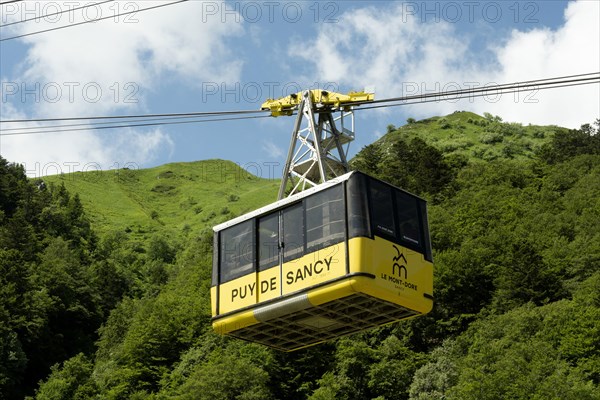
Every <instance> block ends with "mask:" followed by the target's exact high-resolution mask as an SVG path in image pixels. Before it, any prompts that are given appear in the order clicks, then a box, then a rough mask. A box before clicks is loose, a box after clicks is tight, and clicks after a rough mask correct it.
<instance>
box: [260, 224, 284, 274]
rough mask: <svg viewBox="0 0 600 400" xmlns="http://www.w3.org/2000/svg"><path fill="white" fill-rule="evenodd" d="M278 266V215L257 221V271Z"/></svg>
mask: <svg viewBox="0 0 600 400" xmlns="http://www.w3.org/2000/svg"><path fill="white" fill-rule="evenodd" d="M278 264H279V213H274V214H271V215H267V216H265V217H262V218H260V219H259V220H258V269H259V270H260V271H263V270H265V269H267V268H271V267H274V266H275V265H278Z"/></svg>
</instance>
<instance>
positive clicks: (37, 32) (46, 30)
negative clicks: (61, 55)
mask: <svg viewBox="0 0 600 400" xmlns="http://www.w3.org/2000/svg"><path fill="white" fill-rule="evenodd" d="M187 1H189V0H178V1H174V2H172V3H167V4H159V5H157V6H152V7H147V8H142V9H141V10H133V11H127V12H123V13H119V14H115V15H109V16H107V17H101V18H97V19H92V20H89V21H82V22H77V23H75V24H69V25H63V26H58V27H56V28H50V29H44V30H41V31H36V32H30V33H24V34H22V35H17V36H11V37H7V38H4V39H0V42H5V41H7V40H13V39H19V38H23V37H27V36H33V35H38V34H40V33H46V32H52V31H58V30H60V29H65V28H71V27H73V26H78V25H84V24H89V23H91V22H98V21H103V20H105V19H109V18H117V17H121V16H123V15H129V14H133V13H140V12H143V11H149V10H154V9H156V8H161V7H167V6H172V5H175V4H179V3H184V2H187Z"/></svg>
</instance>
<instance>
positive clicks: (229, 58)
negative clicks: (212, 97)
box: [0, 1, 243, 165]
mask: <svg viewBox="0 0 600 400" xmlns="http://www.w3.org/2000/svg"><path fill="white" fill-rule="evenodd" d="M25 3H26V2H23V3H20V4H22V7H26V5H25ZM36 3H39V4H44V2H36ZM53 3H54V4H58V5H60V9H63V10H67V9H69V7H73V5H72V4H73V2H64V3H63V2H53ZM69 3H70V4H71V6H69V5H68V4H69ZM164 3H166V2H164ZM203 3H204V2H201V1H190V2H186V3H182V4H177V5H173V6H168V7H163V8H160V9H156V10H151V11H148V12H139V13H137V14H133V15H130V16H129V17H119V20H118V21H115V20H114V19H113V18H111V19H108V20H105V21H99V22H95V23H89V24H84V25H81V26H78V27H72V28H67V29H62V30H57V31H54V32H48V33H43V34H40V35H34V36H29V37H25V38H23V39H20V40H22V41H23V43H24V44H25V45H26V46H27V47H26V51H27V53H26V58H25V60H24V61H23V62H22V63H21V65H20V66H19V69H18V70H17V72H16V73H15V76H10V77H7V76H2V77H1V79H2V82H3V84H4V88H6V87H7V86H6V85H12V86H11V87H13V88H15V90H17V93H15V94H14V95H6V93H4V95H5V98H4V99H3V101H2V102H1V103H0V113H1V117H2V119H11V116H14V115H15V110H19V112H20V113H21V115H23V110H25V109H26V110H27V111H26V113H27V115H26V116H27V117H29V118H32V117H64V116H87V115H114V114H123V113H138V112H144V110H145V104H146V102H147V101H148V97H149V95H151V94H156V93H157V92H160V91H168V90H169V85H171V84H173V82H175V81H183V82H186V83H187V84H188V85H189V86H196V87H200V85H201V82H232V81H237V80H239V77H240V74H241V69H242V62H241V61H240V60H238V59H237V58H236V55H235V54H233V53H232V52H231V51H230V50H229V49H228V47H227V44H226V41H227V39H228V38H231V37H237V36H239V35H241V34H242V32H243V28H242V26H241V24H239V23H236V22H235V18H229V19H228V20H227V21H223V20H222V18H221V16H220V15H214V16H211V15H207V14H206V8H205V7H204V5H203ZM213 3H214V2H213ZM81 4H82V5H83V4H84V3H81ZM157 4H159V3H158V2H156V1H154V2H145V1H138V2H131V1H118V2H115V3H109V4H106V5H103V6H101V7H102V8H101V11H100V15H102V16H114V15H115V14H116V13H117V10H118V11H120V12H123V11H128V10H132V9H133V8H132V7H133V5H137V8H138V9H139V10H141V9H143V8H147V7H149V6H153V5H157ZM32 7H33V6H30V8H29V9H33V8H32ZM43 10H44V8H39V9H38V11H39V13H41V11H43ZM49 11H54V10H49ZM18 12H19V13H18V15H17V16H16V17H14V16H13V18H17V19H20V18H22V17H23V11H22V10H18ZM89 15H90V16H92V17H93V15H94V12H92V11H90V14H89ZM57 18H58V17H57ZM84 18H85V17H84V14H83V13H82V11H73V12H72V13H65V14H63V15H62V16H61V17H60V20H59V21H58V22H56V21H55V22H51V21H48V20H44V19H42V20H41V21H39V22H38V23H29V24H19V25H15V26H14V29H12V30H11V31H10V32H7V31H6V30H5V31H3V32H2V34H3V36H4V37H7V36H9V35H17V34H21V33H26V32H31V31H38V30H43V29H49V28H55V27H58V26H61V25H65V24H71V23H74V22H80V21H83V20H84ZM24 88H26V89H28V90H30V91H31V90H33V92H35V93H36V95H37V96H38V99H39V101H38V102H36V101H35V98H34V95H32V94H30V95H27V96H26V99H25V100H26V102H24V101H23V99H22V96H21V95H22V93H23V89H24ZM23 116H24V117H25V115H23ZM5 127H6V126H5ZM103 132H104V131H103ZM108 137H109V138H110V139H107V135H105V134H98V133H97V132H93V131H84V132H76V133H68V134H67V133H64V134H46V135H32V136H4V137H2V138H0V140H1V147H0V151H1V152H2V156H3V157H5V158H7V159H9V160H11V161H18V162H25V163H27V164H35V163H41V162H43V163H47V162H57V163H64V162H72V161H78V162H80V163H82V164H85V163H86V162H97V163H100V164H102V165H104V164H109V165H110V164H112V163H113V162H116V161H117V160H124V159H129V161H135V162H138V163H141V164H144V163H146V162H148V161H150V160H151V159H152V158H153V157H155V156H156V155H157V154H159V153H164V151H167V152H171V153H172V151H173V146H174V144H173V141H172V140H171V139H170V137H169V135H168V133H167V132H164V131H161V130H155V131H152V132H150V133H143V132H141V131H133V130H122V131H120V132H119V134H118V135H108ZM121 138H126V139H121ZM165 149H166V150H165ZM132 158H134V159H132Z"/></svg>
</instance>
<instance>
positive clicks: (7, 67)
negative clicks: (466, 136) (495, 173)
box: [0, 0, 600, 177]
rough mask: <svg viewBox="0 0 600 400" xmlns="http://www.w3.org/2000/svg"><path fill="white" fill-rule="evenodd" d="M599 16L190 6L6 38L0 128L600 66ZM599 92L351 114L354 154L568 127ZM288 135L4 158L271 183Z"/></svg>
mask: <svg viewBox="0 0 600 400" xmlns="http://www.w3.org/2000/svg"><path fill="white" fill-rule="evenodd" d="M169 2H170V1H148V0H146V1H114V2H107V3H105V4H102V5H99V6H97V7H92V8H88V9H83V10H75V11H71V12H68V13H64V14H61V15H60V16H55V17H47V18H41V19H39V20H34V21H32V22H28V23H21V24H16V25H11V26H7V27H3V28H0V38H7V37H11V36H15V35H19V34H23V33H28V32H33V31H38V30H43V29H49V28H54V27H58V26H62V25H67V24H71V23H75V22H81V21H84V20H91V19H93V18H96V17H98V16H101V17H107V16H112V17H114V16H115V15H116V14H118V13H119V12H124V11H135V10H141V9H143V8H146V7H149V6H152V5H158V4H161V3H169ZM85 4H89V2H87V1H86V2H77V1H70V2H62V1H58V2H54V1H43V2H40V1H24V2H17V3H13V4H9V5H5V6H2V7H1V14H0V25H4V24H7V23H11V22H15V21H20V20H23V19H26V18H31V17H33V16H42V15H46V14H50V13H53V12H56V11H64V10H70V9H73V8H76V7H79V6H82V5H85ZM84 11H85V13H84ZM599 21H600V2H598V1H595V0H594V1H592V0H586V1H581V0H579V1H575V2H566V1H539V2H538V1H520V2H516V1H491V2H479V1H464V2H462V1H458V2H454V1H443V2H434V1H427V2H425V1H406V2H404V1H391V2H387V1H377V2H365V1H338V2H334V1H319V2H317V1H286V2H278V1H264V2H263V1H244V2H240V1H238V2H232V1H227V2H221V1H197V0H192V1H188V2H184V3H180V4H176V5H172V6H168V7H163V8H159V9H156V10H152V11H147V12H138V13H134V14H130V15H129V16H127V17H118V18H109V19H107V20H104V21H99V22H95V23H90V24H85V25H81V26H77V27H72V28H68V29H62V30H58V31H54V32H48V33H43V34H40V35H34V36H29V37H25V38H22V39H15V40H9V41H4V42H0V83H1V86H0V118H1V119H3V120H9V119H17V118H39V117H71V116H88V115H119V114H146V113H170V112H173V113H179V112H193V111H225V110H247V109H258V108H260V105H261V103H262V102H263V101H264V100H265V99H266V98H267V97H271V96H274V97H281V96H285V95H288V94H289V93H290V92H295V91H298V90H301V89H303V88H315V87H324V86H326V87H328V88H330V89H337V90H338V91H340V92H347V91H349V90H360V89H362V88H364V87H375V92H376V98H386V97H396V96H401V95H406V94H417V93H420V92H427V91H429V92H432V91H439V90H444V89H454V88H456V85H458V86H461V87H467V86H471V87H473V86H483V85H486V84H491V83H509V82H515V81H524V80H531V79H540V78H550V77H555V76H563V75H573V74H579V73H588V72H597V71H600V54H599V52H600V50H599V49H600V42H599V37H600V27H599V25H600V22H599ZM599 98H600V89H599V85H593V86H581V87H577V88H569V89H556V90H550V91H542V92H537V93H529V94H527V93H526V94H521V95H520V96H518V97H516V96H514V95H509V94H506V95H503V96H501V97H500V98H498V99H486V98H480V99H469V100H463V101H460V102H458V103H448V102H440V103H430V104H423V105H413V106H404V107H395V108H391V109H385V110H369V111H362V112H357V129H356V131H357V138H356V140H355V142H354V143H353V144H352V148H351V153H352V154H354V153H356V152H357V151H358V150H360V148H361V147H363V146H364V145H366V144H369V143H371V142H372V141H374V140H375V139H377V138H378V137H379V136H381V135H382V134H383V133H384V132H385V131H386V126H387V125H389V124H395V125H396V126H400V125H403V124H404V123H405V121H406V119H407V118H409V117H413V118H417V119H421V118H427V117H431V116H435V115H445V114H448V113H451V112H453V111H455V110H470V111H474V112H477V113H480V114H482V113H483V112H490V113H492V114H494V115H500V116H502V117H503V118H504V120H506V121H511V122H520V123H523V124H529V123H532V124H548V125H550V124H555V125H562V126H568V127H573V128H575V127H578V126H579V125H581V124H583V123H590V122H593V121H594V120H595V119H596V118H598V117H599V114H600V111H599V109H600V103H599ZM292 125H293V118H291V117H287V118H286V117H280V118H268V119H261V120H244V121H236V122H218V123H203V124H190V125H172V126H164V127H160V128H147V129H122V130H113V131H110V132H109V131H100V133H98V131H81V132H71V133H55V134H39V135H30V136H27V135H25V136H4V137H0V154H1V155H2V156H3V157H5V158H7V159H9V160H10V161H15V162H20V163H24V164H25V165H26V169H27V171H28V174H29V175H30V176H40V175H44V174H53V173H56V172H61V171H62V172H69V171H71V170H97V169H101V170H109V169H111V168H114V167H123V166H128V167H134V168H136V167H139V168H145V167H151V166H155V165H160V164H164V163H168V162H179V161H194V160H203V159H213V158H221V159H228V160H232V161H235V162H237V163H239V164H240V165H242V166H247V168H248V169H251V170H252V171H253V172H255V171H256V172H259V174H261V175H263V176H264V177H268V175H269V174H270V172H269V171H271V170H272V167H269V166H268V165H272V164H273V163H279V164H283V162H284V157H285V154H284V153H285V151H287V147H288V142H289V138H290V132H291V129H292ZM11 127H12V126H11ZM256 165H258V166H262V169H261V170H257V168H256ZM277 170H279V168H277Z"/></svg>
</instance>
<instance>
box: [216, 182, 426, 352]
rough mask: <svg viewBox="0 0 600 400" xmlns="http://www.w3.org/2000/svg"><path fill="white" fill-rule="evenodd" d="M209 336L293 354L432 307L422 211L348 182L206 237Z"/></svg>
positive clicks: (401, 197) (414, 201)
mask: <svg viewBox="0 0 600 400" xmlns="http://www.w3.org/2000/svg"><path fill="white" fill-rule="evenodd" d="M214 241H215V242H214V258H213V275H212V276H213V278H212V287H211V298H212V315H213V318H212V323H213V328H214V329H215V330H216V331H217V332H219V333H221V334H227V335H231V336H234V337H237V338H240V339H244V340H248V341H251V342H257V343H262V344H264V345H267V346H270V347H273V348H276V349H279V350H283V351H292V350H297V349H300V348H303V347H307V346H311V345H314V344H317V343H319V342H323V341H326V340H329V339H333V338H336V337H339V336H341V335H346V334H349V333H352V332H357V331H361V330H364V329H368V328H371V327H375V326H379V325H382V324H387V323H390V322H393V321H397V320H401V319H405V318H410V317H414V316H417V315H421V314H425V313H427V312H429V311H430V310H431V308H432V307H433V264H432V256H431V244H430V239H429V231H428V224H427V211H426V203H425V201H424V200H422V199H421V198H419V197H416V196H414V195H412V194H409V193H407V192H405V191H403V190H400V189H397V188H395V187H393V186H391V185H389V184H386V183H384V182H382V181H380V180H377V179H374V178H371V177H369V176H367V175H365V174H362V173H359V172H350V173H347V174H345V175H343V176H340V177H338V178H335V179H333V180H331V181H328V182H326V183H324V184H321V185H319V186H317V187H314V188H312V189H309V190H306V191H304V192H302V193H298V194H296V195H294V196H291V197H288V198H286V199H283V200H280V201H278V202H276V203H273V204H271V205H269V206H267V207H264V208H261V209H259V210H256V211H254V212H251V213H248V214H246V215H242V216H240V217H238V218H235V219H233V220H231V221H228V222H226V223H223V224H221V225H218V226H216V227H214Z"/></svg>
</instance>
